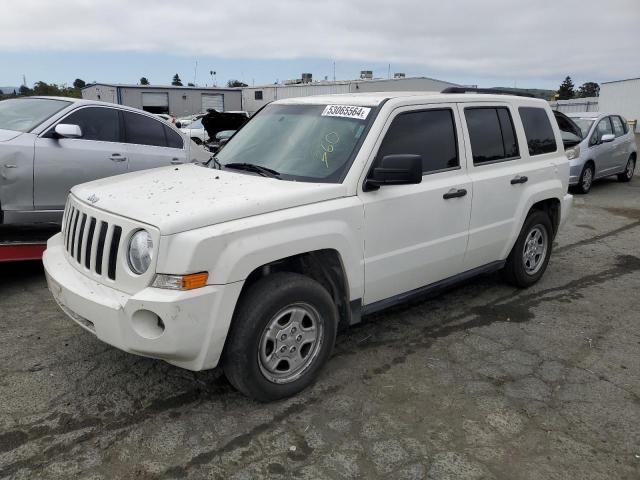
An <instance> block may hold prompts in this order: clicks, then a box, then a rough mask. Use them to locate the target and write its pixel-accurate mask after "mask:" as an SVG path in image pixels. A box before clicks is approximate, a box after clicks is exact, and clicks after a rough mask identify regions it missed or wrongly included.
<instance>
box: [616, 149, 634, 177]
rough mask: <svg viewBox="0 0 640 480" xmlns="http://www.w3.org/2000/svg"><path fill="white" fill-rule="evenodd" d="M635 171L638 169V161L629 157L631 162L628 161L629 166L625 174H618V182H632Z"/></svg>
mask: <svg viewBox="0 0 640 480" xmlns="http://www.w3.org/2000/svg"><path fill="white" fill-rule="evenodd" d="M635 169H636V159H635V157H633V155H632V156H630V157H629V160H628V161H627V166H626V168H625V169H624V172H622V173H619V174H618V181H619V182H630V181H631V179H632V178H633V173H634V171H635Z"/></svg>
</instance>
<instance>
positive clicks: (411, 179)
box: [365, 154, 422, 190]
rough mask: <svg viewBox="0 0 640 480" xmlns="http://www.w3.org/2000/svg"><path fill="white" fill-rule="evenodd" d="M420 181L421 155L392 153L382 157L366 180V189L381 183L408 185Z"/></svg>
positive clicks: (373, 187) (372, 188)
mask: <svg viewBox="0 0 640 480" xmlns="http://www.w3.org/2000/svg"><path fill="white" fill-rule="evenodd" d="M420 182H422V156H421V155H409V154H394V155H386V156H384V157H382V161H381V162H380V164H379V165H378V166H377V167H375V168H374V169H373V172H372V174H370V176H369V178H368V179H367V181H366V184H365V187H366V190H377V189H378V188H380V186H381V185H408V184H415V183H420Z"/></svg>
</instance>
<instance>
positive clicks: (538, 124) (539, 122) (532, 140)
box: [518, 107, 558, 156]
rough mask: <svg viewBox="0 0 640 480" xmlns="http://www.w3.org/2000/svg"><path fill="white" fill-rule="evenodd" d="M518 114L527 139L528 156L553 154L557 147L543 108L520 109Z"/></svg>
mask: <svg viewBox="0 0 640 480" xmlns="http://www.w3.org/2000/svg"><path fill="white" fill-rule="evenodd" d="M518 112H519V113H520V118H521V119H522V126H523V127H524V134H525V137H526V138H527V146H528V147H529V155H531V156H534V155H542V154H545V153H551V152H555V151H556V150H557V149H558V146H557V145H556V138H555V135H554V133H553V127H552V126H551V121H550V120H549V115H547V111H546V110H545V109H544V108H537V107H520V108H519V109H518Z"/></svg>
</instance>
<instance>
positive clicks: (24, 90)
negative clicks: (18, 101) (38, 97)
mask: <svg viewBox="0 0 640 480" xmlns="http://www.w3.org/2000/svg"><path fill="white" fill-rule="evenodd" d="M18 93H19V94H20V95H22V96H25V97H26V96H28V95H33V90H31V89H30V88H29V87H27V86H26V85H21V86H20V88H19V89H18Z"/></svg>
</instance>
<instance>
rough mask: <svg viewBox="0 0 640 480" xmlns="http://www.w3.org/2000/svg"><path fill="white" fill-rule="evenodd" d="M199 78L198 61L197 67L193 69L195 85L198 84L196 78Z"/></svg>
mask: <svg viewBox="0 0 640 480" xmlns="http://www.w3.org/2000/svg"><path fill="white" fill-rule="evenodd" d="M197 76H198V61H197V60H196V66H195V67H194V69H193V84H194V85H195V84H196V77H197Z"/></svg>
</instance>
